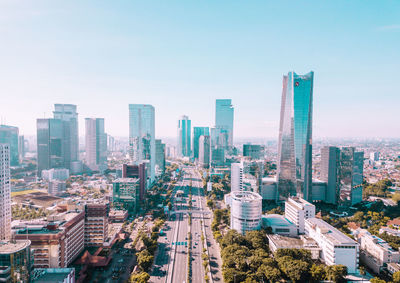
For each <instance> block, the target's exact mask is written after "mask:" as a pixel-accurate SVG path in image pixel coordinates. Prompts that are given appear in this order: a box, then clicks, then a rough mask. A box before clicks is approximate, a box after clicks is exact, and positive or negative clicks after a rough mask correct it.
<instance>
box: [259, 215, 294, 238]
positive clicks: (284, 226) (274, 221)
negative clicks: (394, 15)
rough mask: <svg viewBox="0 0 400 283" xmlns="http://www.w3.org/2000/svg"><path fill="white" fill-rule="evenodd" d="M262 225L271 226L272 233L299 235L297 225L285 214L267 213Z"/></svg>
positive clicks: (290, 235) (289, 235)
mask: <svg viewBox="0 0 400 283" xmlns="http://www.w3.org/2000/svg"><path fill="white" fill-rule="evenodd" d="M262 227H265V228H266V227H270V228H271V230H272V233H274V234H278V235H282V236H288V237H295V236H297V227H296V225H295V224H294V223H293V222H290V221H289V220H288V219H287V218H286V217H285V216H283V215H279V214H267V215H265V216H263V217H262Z"/></svg>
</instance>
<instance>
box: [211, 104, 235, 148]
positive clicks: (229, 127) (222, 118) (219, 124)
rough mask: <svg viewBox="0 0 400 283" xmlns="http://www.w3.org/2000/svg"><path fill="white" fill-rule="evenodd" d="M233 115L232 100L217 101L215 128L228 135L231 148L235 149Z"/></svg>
mask: <svg viewBox="0 0 400 283" xmlns="http://www.w3.org/2000/svg"><path fill="white" fill-rule="evenodd" d="M233 113H234V108H233V106H232V99H217V100H216V101H215V128H217V129H220V130H221V131H225V132H226V133H227V135H228V138H227V143H228V146H229V147H233Z"/></svg>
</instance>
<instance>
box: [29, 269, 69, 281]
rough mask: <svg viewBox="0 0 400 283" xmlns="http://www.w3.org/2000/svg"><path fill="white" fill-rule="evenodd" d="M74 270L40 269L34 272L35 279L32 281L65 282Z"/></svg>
mask: <svg viewBox="0 0 400 283" xmlns="http://www.w3.org/2000/svg"><path fill="white" fill-rule="evenodd" d="M73 270H74V268H38V269H35V271H34V274H33V276H35V278H33V279H32V282H34V283H40V282H64V280H65V278H66V277H67V276H68V275H69V274H71V272H73Z"/></svg>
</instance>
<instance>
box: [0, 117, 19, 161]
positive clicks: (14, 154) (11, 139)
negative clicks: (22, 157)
mask: <svg viewBox="0 0 400 283" xmlns="http://www.w3.org/2000/svg"><path fill="white" fill-rule="evenodd" d="M0 143H5V144H8V145H9V146H10V165H11V166H18V165H19V151H18V128H17V127H13V126H6V125H0Z"/></svg>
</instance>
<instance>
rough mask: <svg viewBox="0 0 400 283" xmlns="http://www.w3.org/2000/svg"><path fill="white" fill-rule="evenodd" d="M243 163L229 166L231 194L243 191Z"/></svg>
mask: <svg viewBox="0 0 400 283" xmlns="http://www.w3.org/2000/svg"><path fill="white" fill-rule="evenodd" d="M243 170H244V168H243V163H232V164H231V192H238V191H242V190H243Z"/></svg>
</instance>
